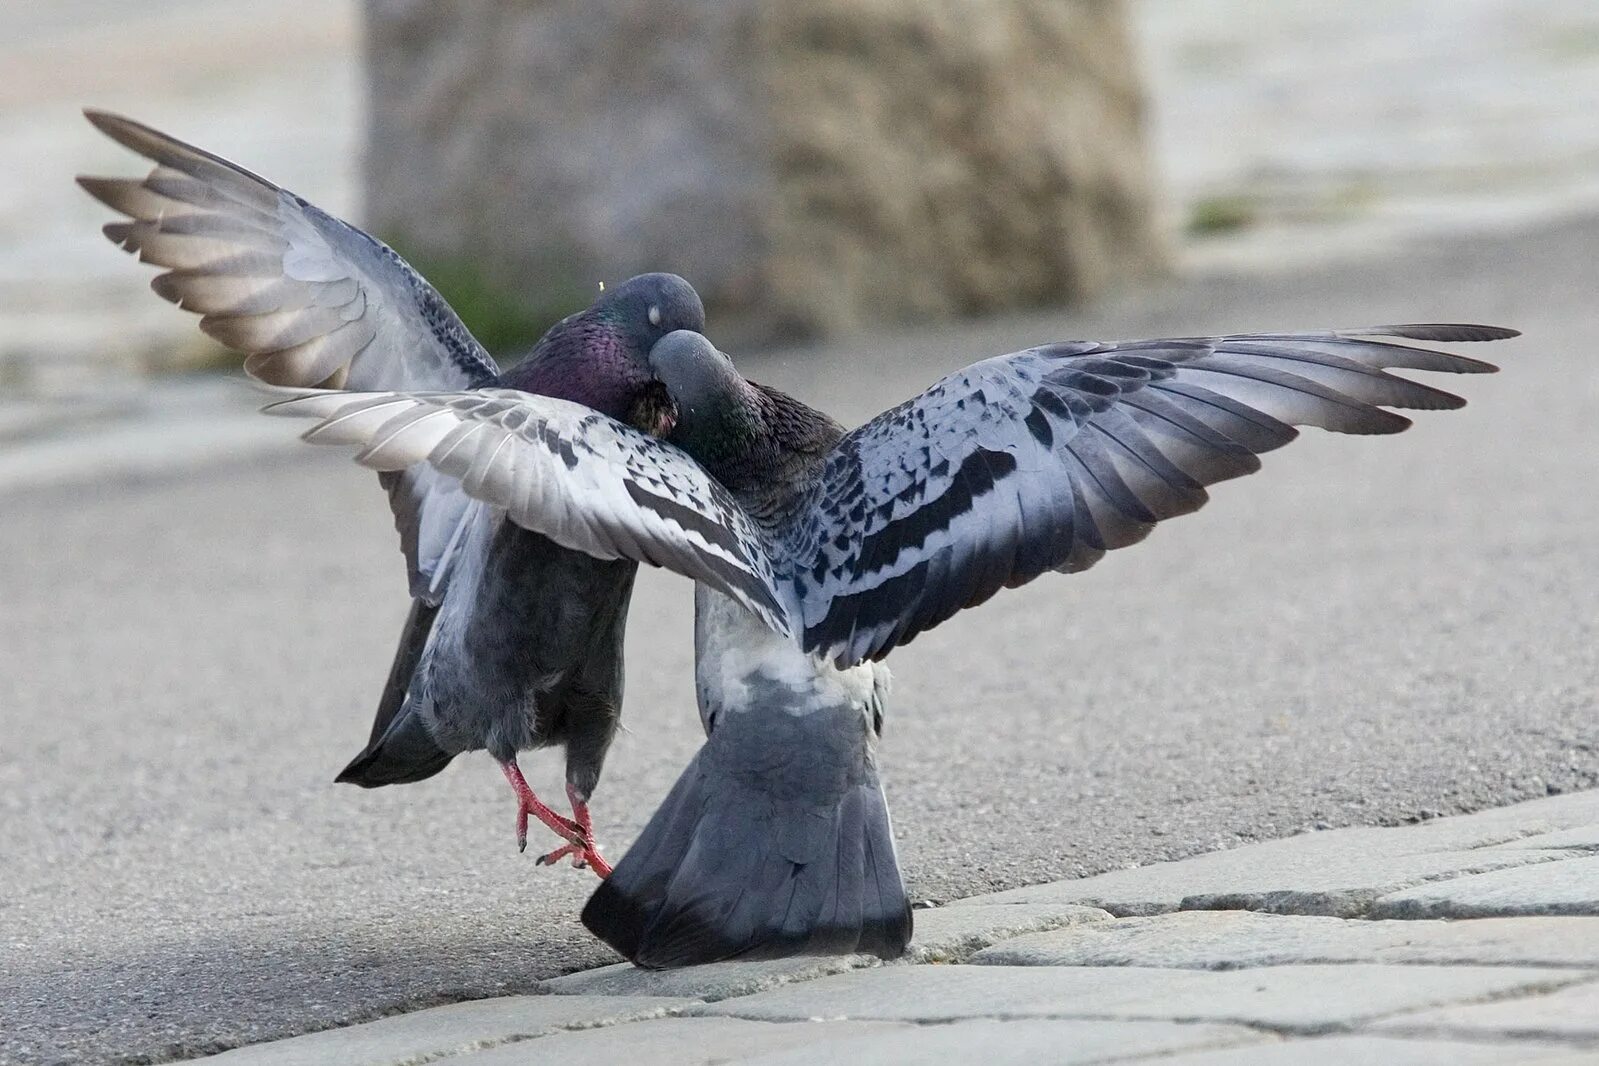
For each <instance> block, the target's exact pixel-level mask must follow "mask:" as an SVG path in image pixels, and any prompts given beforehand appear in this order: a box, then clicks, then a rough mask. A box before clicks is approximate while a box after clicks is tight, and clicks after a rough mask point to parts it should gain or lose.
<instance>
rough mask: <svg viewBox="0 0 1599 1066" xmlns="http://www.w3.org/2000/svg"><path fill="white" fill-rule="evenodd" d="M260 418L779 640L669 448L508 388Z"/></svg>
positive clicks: (761, 569)
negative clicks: (624, 567) (413, 470)
mask: <svg viewBox="0 0 1599 1066" xmlns="http://www.w3.org/2000/svg"><path fill="white" fill-rule="evenodd" d="M297 392H298V394H297V395H296V396H295V397H293V398H291V399H288V400H283V401H280V402H278V403H274V404H270V405H268V406H267V407H266V408H265V410H266V411H267V412H268V413H270V414H280V415H299V416H302V417H312V418H318V419H320V420H321V421H319V422H318V424H317V425H315V426H313V427H312V428H311V429H310V430H309V431H307V432H306V434H305V439H306V440H308V441H310V442H311V443H313V444H356V445H361V446H362V449H361V451H360V452H358V453H357V454H356V461H357V462H359V463H361V464H362V465H363V466H368V467H371V468H372V469H374V470H384V471H397V470H405V469H407V468H409V467H412V466H413V465H414V464H426V465H427V466H428V467H429V468H431V469H433V470H435V471H437V472H438V473H439V474H440V475H442V476H445V477H449V478H452V479H455V480H456V481H458V482H459V483H460V485H461V488H462V490H463V491H464V492H465V493H466V494H467V495H468V496H469V497H471V498H472V499H474V500H479V501H482V502H483V503H486V504H489V505H491V506H493V507H496V508H499V509H501V510H503V511H504V512H505V514H506V516H507V517H508V518H509V519H510V520H511V521H513V522H515V523H517V524H518V525H520V526H523V527H524V528H527V529H530V530H532V531H534V532H535V533H541V534H543V535H544V536H546V537H548V538H550V539H551V540H553V541H555V542H556V543H557V544H559V545H561V546H562V547H565V548H570V549H572V550H574V551H581V552H586V553H588V554H589V555H593V556H595V557H597V558H600V559H624V558H625V559H633V560H636V561H638V562H642V563H649V564H650V565H652V566H664V567H666V568H668V569H670V570H673V571H676V572H677V573H680V574H683V575H684V576H686V577H690V578H693V579H694V580H696V581H701V582H704V583H705V584H707V585H710V586H711V587H713V588H716V589H718V590H720V591H722V592H724V593H726V594H728V595H729V596H732V597H733V598H734V599H736V600H737V601H738V602H740V603H741V604H743V605H744V606H745V607H747V608H748V609H749V610H751V611H753V612H754V613H755V614H756V616H758V617H759V618H761V619H762V621H764V622H765V623H766V624H767V625H769V626H770V627H772V629H774V630H776V631H777V632H779V633H782V634H784V635H789V634H791V628H790V622H789V619H790V617H791V614H792V609H791V607H789V606H788V605H787V604H785V603H784V602H783V601H782V599H781V598H780V596H781V594H780V591H779V590H780V589H781V587H782V586H781V585H780V584H779V582H778V581H777V579H776V577H775V576H774V574H773V570H772V564H771V561H770V556H769V547H768V543H767V538H766V535H765V534H764V533H763V532H762V531H761V530H760V529H758V528H757V527H756V525H755V524H754V522H753V521H751V519H750V518H749V516H748V515H747V514H746V513H745V511H744V509H743V508H742V507H741V506H739V504H738V502H737V501H736V500H734V499H733V497H732V496H731V495H729V494H728V492H727V490H726V489H724V488H723V487H722V486H721V485H720V484H719V483H718V482H716V481H715V480H713V479H712V478H711V476H710V475H709V474H707V473H706V472H705V471H704V469H703V468H702V467H701V466H700V465H699V464H698V463H696V462H695V461H694V460H693V459H691V458H689V457H688V456H687V455H685V454H684V453H683V452H681V451H679V450H678V449H677V448H676V447H674V446H672V445H670V444H667V443H665V442H663V441H661V440H658V439H656V438H654V437H651V436H648V435H646V434H643V433H640V432H638V431H637V430H635V429H633V428H631V427H629V426H625V425H623V424H622V423H620V422H617V421H615V420H614V419H611V418H608V417H606V416H605V415H602V414H600V413H598V412H597V411H593V410H591V409H589V408H587V407H584V406H582V405H580V404H575V403H569V402H567V401H565V400H558V399H554V398H552V397H548V396H535V395H532V394H530V393H525V392H518V391H516V390H515V389H482V390H477V391H472V392H438V393H392V392H388V393H343V392H323V391H301V390H297Z"/></svg>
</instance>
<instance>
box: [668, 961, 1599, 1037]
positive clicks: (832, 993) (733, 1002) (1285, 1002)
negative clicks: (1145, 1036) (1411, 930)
mask: <svg viewBox="0 0 1599 1066" xmlns="http://www.w3.org/2000/svg"><path fill="white" fill-rule="evenodd" d="M1586 976H1588V975H1586V974H1584V973H1583V972H1580V971H1573V970H1556V969H1544V968H1532V967H1509V966H1504V967H1467V966H1460V967H1441V966H1440V967H1432V966H1377V965H1361V964H1355V965H1348V966H1274V967H1264V968H1260V969H1252V970H1231V971H1222V972H1212V971H1197V970H1172V969H1150V968H1143V967H1125V968H1123V967H1116V968H1104V967H1094V968H1086V967H1085V968H1069V967H1030V966H901V967H895V966H890V967H882V968H880V969H875V970H868V971H862V970H857V971H854V972H851V973H845V974H840V975H838V976H836V977H828V978H824V979H822V980H819V981H811V982H807V983H805V984H801V985H789V986H787V987H784V988H780V989H776V990H774V991H770V992H762V993H759V994H757V995H753V996H744V997H740V998H738V999H730V1000H724V1001H723V1002H721V1003H713V1004H706V1005H703V1006H687V1007H684V1008H683V1011H684V1013H685V1014H691V1015H699V1016H720V1017H738V1018H749V1019H754V1020H762V1019H764V1020H770V1021H803V1020H806V1019H813V1018H818V1019H834V1018H837V1019H851V1020H878V1021H920V1022H924V1023H926V1022H944V1021H956V1020H960V1019H966V1018H1073V1017H1075V1018H1105V1019H1127V1020H1137V1019H1163V1020H1168V1021H1215V1022H1231V1023H1238V1024H1244V1025H1257V1026H1263V1027H1266V1028H1270V1029H1276V1030H1280V1031H1284V1032H1299V1033H1323V1032H1329V1031H1334V1030H1337V1029H1342V1028H1347V1027H1349V1026H1352V1025H1355V1024H1356V1023H1359V1022H1362V1021H1366V1020H1369V1019H1373V1018H1378V1017H1382V1016H1384V1015H1389V1014H1394V1013H1396V1012H1399V1011H1407V1010H1421V1009H1424V1008H1426V1007H1431V1006H1439V1005H1444V1004H1449V1003H1459V1002H1462V1001H1468V1000H1474V999H1487V998H1490V997H1500V996H1508V995H1515V994H1522V993H1528V992H1534V991H1543V990H1548V989H1554V988H1559V987H1561V986H1563V985H1566V984H1571V983H1574V982H1576V981H1580V980H1583V979H1584V978H1585V977H1586Z"/></svg>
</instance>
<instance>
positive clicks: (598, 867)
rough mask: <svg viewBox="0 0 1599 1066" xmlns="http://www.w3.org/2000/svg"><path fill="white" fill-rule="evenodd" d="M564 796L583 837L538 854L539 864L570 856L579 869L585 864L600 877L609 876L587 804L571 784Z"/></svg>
mask: <svg viewBox="0 0 1599 1066" xmlns="http://www.w3.org/2000/svg"><path fill="white" fill-rule="evenodd" d="M566 798H567V799H569V800H571V801H572V814H573V815H574V816H575V817H576V819H577V822H576V825H577V829H578V832H579V833H581V834H582V837H583V839H582V840H578V841H573V842H572V843H570V844H563V845H562V846H561V847H558V848H556V849H555V850H554V851H552V852H550V853H549V854H548V855H540V856H539V859H538V864H539V865H540V866H554V865H555V864H556V863H557V862H560V861H561V860H562V859H564V858H566V857H567V856H568V855H570V856H572V865H573V866H576V867H578V868H579V869H581V868H583V867H584V866H587V867H588V868H589V869H591V870H593V871H594V872H595V873H596V874H598V875H599V876H600V877H601V878H602V879H603V878H606V877H610V876H611V864H610V863H608V862H606V861H605V859H604V858H602V857H601V856H600V851H599V848H598V846H597V845H596V844H595V843H594V819H593V818H592V817H590V816H589V807H588V804H586V803H584V802H583V801H582V800H580V799H578V798H577V792H576V791H574V790H573V788H572V786H571V785H567V786H566Z"/></svg>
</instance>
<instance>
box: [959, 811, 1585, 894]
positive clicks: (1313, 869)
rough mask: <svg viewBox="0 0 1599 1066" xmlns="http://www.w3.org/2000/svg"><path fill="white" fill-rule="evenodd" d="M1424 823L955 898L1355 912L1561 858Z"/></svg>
mask: <svg viewBox="0 0 1599 1066" xmlns="http://www.w3.org/2000/svg"><path fill="white" fill-rule="evenodd" d="M1440 824H1441V823H1440ZM1423 828H1426V827H1406V828H1404V829H1338V830H1333V831H1331V832H1324V833H1305V834H1301V835H1300V836H1295V837H1288V838H1287V839H1284V840H1272V841H1267V842H1265V843H1261V844H1251V845H1249V846H1247V847H1242V848H1235V849H1233V850H1231V851H1218V852H1211V853H1209V854H1206V855H1196V856H1194V857H1193V858H1190V859H1183V860H1180V861H1178V862H1168V863H1158V864H1156V865H1153V866H1143V867H1138V868H1136V869H1130V870H1113V871H1111V872H1110V873H1104V874H1099V875H1098V876H1095V877H1085V878H1082V879H1080V880H1076V881H1057V882H1055V883H1053V884H1047V885H1034V886H1031V887H1029V888H1018V889H1012V890H1011V891H1009V892H996V893H993V894H991V895H987V896H977V897H974V898H972V899H970V900H961V901H959V902H958V903H955V904H952V906H969V905H977V904H995V903H1030V904H1048V903H1081V904H1085V905H1087V906H1092V907H1103V908H1104V909H1106V910H1108V911H1110V912H1111V913H1113V914H1117V915H1144V914H1161V913H1165V912H1167V911H1174V910H1179V909H1184V910H1204V909H1242V910H1259V911H1272V912H1275V913H1280V914H1330V915H1337V916H1341V917H1355V916H1357V915H1360V914H1362V913H1363V912H1364V911H1365V910H1366V908H1367V907H1368V906H1369V905H1370V904H1371V903H1372V902H1373V901H1374V900H1376V899H1377V898H1378V897H1380V896H1383V895H1387V894H1388V893H1391V892H1395V891H1399V890H1401V889H1404V888H1409V887H1411V886H1412V885H1417V884H1421V883H1423V882H1426V881H1433V880H1437V879H1438V878H1441V877H1448V876H1451V875H1460V874H1469V873H1478V872H1481V871H1485V870H1498V869H1503V868H1505V867H1512V866H1523V865H1526V864H1528V863H1534V862H1539V861H1544V860H1548V859H1553V858H1565V857H1567V856H1566V855H1565V854H1564V853H1561V852H1557V851H1533V850H1526V849H1520V850H1517V849H1497V850H1488V849H1480V850H1472V849H1471V848H1470V847H1469V846H1468V847H1457V846H1455V845H1456V843H1457V842H1459V841H1471V840H1477V839H1479V838H1480V839H1485V840H1492V841H1495V842H1497V840H1496V839H1495V838H1496V836H1498V834H1500V833H1502V832H1505V830H1503V829H1501V828H1499V827H1498V826H1497V823H1495V824H1494V825H1492V826H1483V827H1480V828H1479V829H1477V830H1462V831H1460V832H1458V833H1455V832H1451V833H1446V834H1440V833H1431V834H1423V833H1419V830H1420V829H1423ZM1413 830H1414V831H1413ZM1501 839H1502V838H1501Z"/></svg>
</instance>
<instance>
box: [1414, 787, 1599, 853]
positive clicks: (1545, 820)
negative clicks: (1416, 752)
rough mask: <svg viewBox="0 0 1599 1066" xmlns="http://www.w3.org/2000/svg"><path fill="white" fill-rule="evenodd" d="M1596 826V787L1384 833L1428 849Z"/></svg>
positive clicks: (1598, 810)
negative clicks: (1398, 836)
mask: <svg viewBox="0 0 1599 1066" xmlns="http://www.w3.org/2000/svg"><path fill="white" fill-rule="evenodd" d="M1596 826H1599V790H1591V789H1590V790H1588V791H1585V792H1570V793H1567V794H1566V795H1563V796H1548V797H1546V798H1544V799H1535V800H1527V801H1526V802H1524V803H1516V804H1513V805H1511V806H1509V807H1495V808H1493V809H1491V810H1486V811H1478V812H1477V813H1476V814H1465V815H1457V816H1455V817H1452V818H1440V819H1437V820H1436V821H1430V822H1421V823H1419V824H1417V825H1409V826H1400V827H1397V828H1394V829H1391V830H1387V832H1390V833H1393V834H1399V835H1404V836H1407V837H1409V838H1411V839H1412V840H1416V841H1419V842H1420V844H1421V846H1423V847H1428V848H1435V849H1436V848H1480V847H1486V846H1489V845H1495V844H1502V843H1507V842H1515V841H1518V840H1519V841H1526V839H1527V838H1528V837H1531V836H1534V835H1539V834H1545V833H1556V832H1563V831H1566V830H1573V829H1583V828H1587V829H1590V830H1591V829H1593V828H1594V827H1596Z"/></svg>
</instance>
